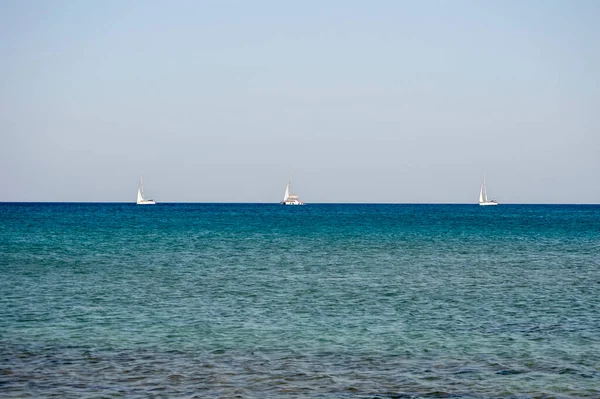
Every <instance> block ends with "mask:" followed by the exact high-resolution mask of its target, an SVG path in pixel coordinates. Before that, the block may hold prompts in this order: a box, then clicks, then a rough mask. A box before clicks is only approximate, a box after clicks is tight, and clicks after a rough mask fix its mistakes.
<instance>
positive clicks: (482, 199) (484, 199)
mask: <svg viewBox="0 0 600 399" xmlns="http://www.w3.org/2000/svg"><path fill="white" fill-rule="evenodd" d="M479 205H481V206H489V205H498V202H497V201H496V200H489V201H488V196H487V189H486V184H485V176H483V183H482V184H481V188H480V189H479Z"/></svg>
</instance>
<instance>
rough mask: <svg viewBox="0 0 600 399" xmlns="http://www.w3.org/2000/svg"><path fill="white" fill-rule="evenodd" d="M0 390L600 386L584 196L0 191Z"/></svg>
mask: <svg viewBox="0 0 600 399" xmlns="http://www.w3.org/2000/svg"><path fill="white" fill-rule="evenodd" d="M0 397H9V398H22V397H60V398H87V397H89V398H92V397H94V398H100V397H124V398H151V397H156V398H162V397H164V398H171V397H189V398H194V397H197V398H211V397H213V398H226V397H227V398H228V397H240V398H382V399H384V398H600V206H567V205H561V206H544V205H539V206H538V205H526V206H525V205H524V206H520V205H500V206H498V207H479V206H477V205H312V204H311V205H307V206H304V207H282V206H278V205H251V204H246V205H245V204H159V205H157V206H147V207H140V206H135V205H130V204H0Z"/></svg>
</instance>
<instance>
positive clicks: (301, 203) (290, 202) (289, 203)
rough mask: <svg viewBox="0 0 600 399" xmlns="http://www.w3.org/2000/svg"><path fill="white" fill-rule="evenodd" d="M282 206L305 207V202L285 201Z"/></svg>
mask: <svg viewBox="0 0 600 399" xmlns="http://www.w3.org/2000/svg"><path fill="white" fill-rule="evenodd" d="M281 205H304V202H301V201H284V202H282V203H281Z"/></svg>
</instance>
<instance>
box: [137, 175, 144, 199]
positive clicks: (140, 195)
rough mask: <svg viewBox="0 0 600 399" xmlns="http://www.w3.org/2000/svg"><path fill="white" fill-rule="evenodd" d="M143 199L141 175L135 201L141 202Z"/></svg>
mask: <svg viewBox="0 0 600 399" xmlns="http://www.w3.org/2000/svg"><path fill="white" fill-rule="evenodd" d="M143 200H144V180H143V177H140V184H139V185H138V195H137V202H141V201H143Z"/></svg>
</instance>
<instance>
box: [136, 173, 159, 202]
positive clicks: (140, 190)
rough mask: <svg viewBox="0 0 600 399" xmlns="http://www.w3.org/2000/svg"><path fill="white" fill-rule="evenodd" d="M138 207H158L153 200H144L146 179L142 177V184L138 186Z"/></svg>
mask: <svg viewBox="0 0 600 399" xmlns="http://www.w3.org/2000/svg"><path fill="white" fill-rule="evenodd" d="M136 203H137V204H138V205H156V202H154V201H153V200H151V199H144V179H143V177H141V176H140V184H139V186H138V195H137V202H136Z"/></svg>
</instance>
